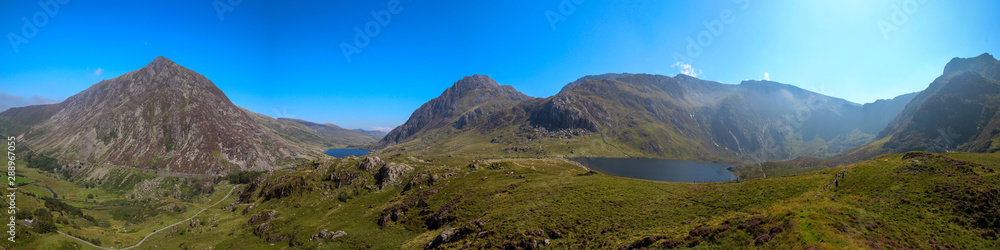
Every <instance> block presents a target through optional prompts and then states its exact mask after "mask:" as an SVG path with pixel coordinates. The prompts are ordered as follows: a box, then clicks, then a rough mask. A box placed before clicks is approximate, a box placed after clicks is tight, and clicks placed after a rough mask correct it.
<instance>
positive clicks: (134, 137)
mask: <svg viewBox="0 0 1000 250" xmlns="http://www.w3.org/2000/svg"><path fill="white" fill-rule="evenodd" d="M42 107H45V108H44V109H46V110H48V111H46V112H42V111H37V112H36V113H39V114H47V113H51V116H49V117H47V118H44V121H42V122H35V123H33V124H31V125H32V126H31V127H30V129H26V131H22V133H18V134H20V135H21V137H20V138H19V139H20V140H22V141H24V142H26V143H27V144H28V145H30V146H31V147H33V148H35V149H36V150H39V151H42V152H45V153H48V154H51V155H53V156H57V157H60V158H64V159H76V160H83V161H88V162H96V163H102V164H112V165H124V166H132V167H139V168H149V169H160V170H169V171H181V172H198V173H213V174H214V173H225V172H230V171H236V170H268V169H274V168H277V167H279V166H280V165H283V164H284V163H286V162H288V161H290V160H293V159H295V158H301V157H307V155H308V154H314V153H315V152H313V150H312V149H307V148H303V147H301V146H299V145H295V144H294V143H291V142H289V141H287V140H285V139H283V138H282V137H280V136H277V135H276V134H275V133H274V132H273V131H271V130H269V129H267V128H265V127H263V126H261V125H260V124H259V123H257V122H256V121H255V120H254V119H253V118H252V117H251V116H250V115H249V114H248V113H247V111H245V110H243V109H242V108H239V107H237V106H236V105H233V103H232V102H230V100H229V98H228V97H226V95H225V94H224V93H223V92H222V91H221V90H220V89H219V88H217V87H216V86H215V84H214V83H212V82H211V81H210V80H208V79H207V78H205V76H203V75H201V74H198V73H197V72H194V71H192V70H190V69H187V68H185V67H183V66H180V65H178V64H176V63H174V62H173V61H170V60H169V59H167V58H164V57H158V58H156V60H154V61H153V62H151V63H149V64H148V65H146V66H145V67H143V68H140V69H138V70H135V71H132V72H129V73H126V74H124V75H121V76H119V77H116V78H113V79H108V80H103V81H101V82H98V83H97V84H94V85H93V86H91V87H90V88H88V89H86V90H84V91H82V92H80V93H78V94H76V95H74V96H71V97H69V98H68V99H66V101H64V102H62V103H60V104H54V105H49V106H32V107H27V108H29V109H39V110H41V109H43V108H42ZM49 107H53V108H55V110H52V108H49ZM51 111H54V112H51ZM15 112H17V111H16V110H15V111H9V112H4V115H3V116H5V117H7V118H9V119H14V120H23V119H18V118H16V117H12V116H10V115H8V114H12V113H15Z"/></svg>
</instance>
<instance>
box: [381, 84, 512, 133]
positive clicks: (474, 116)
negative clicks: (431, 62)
mask: <svg viewBox="0 0 1000 250" xmlns="http://www.w3.org/2000/svg"><path fill="white" fill-rule="evenodd" d="M529 99H531V97H529V96H526V95H524V94H522V93H521V92H518V91H517V90H514V88H513V87H511V86H509V85H504V86H501V85H500V84H497V82H496V81H493V79H491V78H489V77H487V76H483V75H473V76H467V77H465V78H462V79H461V80H459V81H457V82H455V84H454V85H453V86H451V87H449V88H448V89H445V91H444V93H441V96H438V97H436V98H434V99H431V100H430V101H429V102H427V103H424V105H421V106H420V108H418V109H417V110H415V111H413V114H412V115H410V118H409V119H408V120H407V121H406V123H404V124H403V125H400V126H399V127H396V128H395V129H393V130H392V131H390V132H389V133H388V134H386V136H385V137H384V138H382V140H381V141H379V143H378V145H379V146H381V147H385V146H392V145H395V144H398V143H400V142H404V141H407V140H410V139H413V138H415V137H417V136H420V135H422V134H423V133H425V131H427V130H433V129H438V128H443V127H454V128H457V129H461V128H462V127H464V126H465V125H466V124H468V123H470V122H475V121H476V120H478V119H481V118H483V117H485V116H487V115H489V114H490V112H492V111H494V110H499V109H502V108H505V107H509V106H512V105H514V104H517V103H520V102H522V101H525V100H529Z"/></svg>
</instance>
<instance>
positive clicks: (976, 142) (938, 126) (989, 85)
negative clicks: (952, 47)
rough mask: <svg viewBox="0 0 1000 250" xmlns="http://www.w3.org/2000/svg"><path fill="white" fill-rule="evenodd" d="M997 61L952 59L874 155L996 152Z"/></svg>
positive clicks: (999, 122)
mask: <svg viewBox="0 0 1000 250" xmlns="http://www.w3.org/2000/svg"><path fill="white" fill-rule="evenodd" d="M998 80H1000V61H997V59H996V58H994V57H993V56H992V55H990V54H986V53H984V54H982V55H979V56H977V57H973V58H955V59H952V60H951V61H950V62H948V65H946V66H945V68H944V72H943V73H942V75H941V76H940V77H938V78H937V79H935V80H934V81H933V82H931V84H930V85H929V86H928V87H927V89H926V90H924V91H921V92H920V93H919V94H918V95H917V96H916V97H914V99H913V101H912V102H910V103H909V104H907V105H906V108H905V109H903V111H902V112H901V113H900V115H899V116H897V117H896V118H895V119H893V121H892V122H891V123H889V124H888V126H887V127H886V129H885V130H883V131H882V132H880V133H879V134H878V137H879V138H880V139H883V140H885V144H883V145H882V149H881V150H878V152H879V153H901V152H907V151H913V150H922V151H930V152H950V151H964V152H990V153H992V152H997V151H998V150H1000V142H997V141H996V139H997V138H998V135H1000V116H998V112H1000V82H998Z"/></svg>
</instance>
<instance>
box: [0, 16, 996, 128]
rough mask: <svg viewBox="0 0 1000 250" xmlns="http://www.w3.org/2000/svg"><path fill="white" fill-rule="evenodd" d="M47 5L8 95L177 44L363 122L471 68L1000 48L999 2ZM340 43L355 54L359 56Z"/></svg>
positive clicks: (11, 51)
mask: <svg viewBox="0 0 1000 250" xmlns="http://www.w3.org/2000/svg"><path fill="white" fill-rule="evenodd" d="M46 1H49V0H43V1H42V2H46ZM63 1H65V0H63ZM50 2H51V3H53V4H52V5H48V6H47V7H43V6H41V5H39V4H38V2H36V1H3V3H0V32H2V33H0V34H5V36H4V37H5V38H7V39H6V40H4V41H3V42H2V44H0V94H2V95H0V97H4V98H10V97H21V98H23V99H22V100H21V102H20V103H25V102H26V101H25V100H35V99H41V100H44V99H46V98H47V99H52V100H63V99H65V98H66V97H69V96H71V95H73V94H76V93H77V92H79V91H81V90H84V89H86V88H87V87H89V86H90V85H93V84H94V83H97V82H98V81H100V80H102V79H109V78H114V77H116V76H118V75H121V74H124V73H126V72H129V71H132V70H135V69H138V68H140V67H142V66H144V65H146V64H147V63H149V62H150V61H152V60H153V59H154V58H155V57H156V56H166V57H168V58H170V59H172V60H173V61H175V62H177V63H179V64H181V65H184V66H185V67H188V68H190V69H193V70H195V71H198V72H199V73H201V74H204V75H205V76H207V77H208V78H209V79H211V80H212V81H213V82H214V83H215V84H216V85H217V86H218V87H219V88H221V89H222V90H223V91H224V92H225V93H226V94H227V95H228V96H229V98H230V99H231V100H232V101H233V103H235V104H236V105H239V106H242V107H245V108H248V109H250V110H252V111H255V112H258V113H262V114H265V115H269V116H276V117H277V116H288V117H295V118H300V119H306V120H310V121H316V122H331V123H335V124H338V125H341V126H343V127H347V128H365V129H371V128H381V129H386V130H387V129H391V128H392V127H395V126H397V125H399V124H402V123H403V122H405V121H406V119H407V118H408V117H409V115H410V113H411V112H412V111H413V110H414V109H416V108H417V107H419V106H420V105H421V104H423V103H424V102H426V101H428V100H430V99H431V98H434V97H436V96H438V95H440V94H441V92H442V91H444V89H445V88H447V87H449V86H451V85H452V84H453V83H454V82H455V81H456V80H458V79H460V78H461V77H463V76H467V75H472V74H484V75H488V76H490V77H492V78H493V79H495V80H497V81H498V82H500V83H501V84H507V85H513V86H514V87H515V88H516V89H518V90H520V91H521V92H524V93H525V94H527V95H530V96H536V97H547V96H551V95H553V94H555V93H556V92H558V91H559V89H560V88H561V87H562V86H563V85H565V84H566V83H568V82H571V81H573V80H575V79H577V78H579V77H581V76H584V75H589V74H602V73H609V72H614V73H620V72H630V73H652V74H664V75H669V76H673V75H676V74H678V73H680V72H681V71H682V70H685V69H684V64H686V65H690V68H688V69H690V70H691V71H692V72H693V73H692V74H697V77H699V78H702V79H707V80H714V81H720V82H723V83H730V84H738V83H739V82H740V81H742V80H745V79H763V78H765V73H767V75H768V78H769V79H771V80H773V81H778V82H782V83H787V84H792V85H796V86H799V87H801V88H804V89H808V90H812V91H816V92H820V93H823V94H827V95H831V96H835V97H841V98H844V99H847V100H850V101H853V102H858V103H865V102H871V101H874V100H876V99H884V98H891V97H894V96H897V95H900V94H904V93H909V92H915V91H919V90H922V89H924V88H925V87H926V86H927V84H929V83H930V82H931V81H932V80H933V79H934V78H935V77H937V76H938V75H940V74H941V71H942V69H943V68H944V65H945V63H947V62H948V60H950V59H951V58H952V57H972V56H977V55H979V54H982V53H984V52H988V53H990V54H994V55H997V53H1000V48H998V47H1000V37H998V32H997V31H1000V27H998V25H1000V15H997V14H996V13H998V11H1000V4H998V2H997V1H936V0H908V1H905V0H898V1H864V0H842V1H756V0H754V1H742V0H736V1H676V2H675V1H647V2H644V3H622V2H619V1H593V0H591V1H579V2H580V3H576V1H573V0H565V1H448V2H451V3H440V2H432V1H420V0H417V1H410V0H402V1H399V2H398V6H396V7H395V8H392V10H393V11H394V12H396V13H395V14H392V12H389V9H390V8H389V6H388V5H389V4H390V3H392V2H393V1H382V0H372V1H363V2H362V1H295V2H294V3H290V2H292V1H283V2H278V1H266V2H265V1H251V0H243V1H239V0H233V1H230V0H216V1H214V2H213V1H212V0H203V1H162V0H161V1H65V3H61V2H60V1H59V0H51V1H50ZM52 6H58V10H55V9H54V7H52ZM219 8H221V11H222V12H221V13H222V14H221V15H220V9H219ZM372 11H375V12H377V13H390V14H391V16H390V19H388V22H384V23H385V24H384V25H383V24H381V23H379V22H378V21H379V19H378V18H376V17H373V16H372V15H371V12H372ZM383 11H385V12H383ZM720 15H722V16H724V17H720ZM384 16H385V15H383V17H384ZM22 18H24V19H25V20H28V22H31V23H32V25H29V26H32V27H33V28H35V29H37V31H34V32H33V30H32V29H31V28H32V27H29V28H28V29H24V28H25V23H24V21H23V20H22ZM383 19H384V18H383ZM369 23H373V25H377V27H378V30H377V34H375V35H374V36H371V37H369V38H370V41H368V42H367V44H364V45H367V46H363V47H362V46H356V45H360V44H355V41H354V40H355V36H356V31H355V27H357V28H359V29H361V30H362V31H363V29H365V27H366V25H367V24H369ZM720 24H721V25H720ZM369 31H371V32H372V33H373V34H374V33H375V31H376V30H374V29H371V30H369ZM12 36H14V37H20V38H24V39H13V40H14V42H11V40H12V38H11V37H12ZM689 38H690V40H689ZM699 40H700V44H699ZM689 41H694V43H695V44H698V46H697V47H698V48H700V50H699V49H690V48H691V47H693V46H692V45H691V43H690V42H689ZM363 42H364V41H362V43H361V44H363ZM342 43H344V44H349V45H352V46H354V47H356V48H358V50H357V51H360V53H352V54H350V56H349V57H350V61H348V60H347V57H345V54H344V53H343V50H342V46H341V44H342ZM689 49H690V51H691V52H698V53H688V52H689ZM676 55H682V57H678V56H676ZM678 59H681V60H682V61H683V62H682V63H684V64H678ZM678 65H681V66H680V67H678ZM33 96H38V97H42V98H34V99H32V97H33Z"/></svg>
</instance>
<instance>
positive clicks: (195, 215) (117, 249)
mask: <svg viewBox="0 0 1000 250" xmlns="http://www.w3.org/2000/svg"><path fill="white" fill-rule="evenodd" d="M239 186H240V185H235V186H233V188H232V189H229V193H226V196H225V197H222V199H219V201H216V202H215V203H214V204H212V205H209V206H207V207H205V208H203V209H201V210H200V211H198V212H197V213H195V214H194V215H192V216H191V217H188V218H187V219H184V220H182V221H178V222H177V223H174V224H170V225H169V226H165V227H163V228H160V229H158V230H154V231H153V232H152V233H149V234H148V235H146V237H143V238H142V240H140V241H139V243H135V245H132V246H130V247H126V248H107V247H101V246H98V245H94V244H93V243H90V242H89V241H85V240H82V239H80V238H77V237H74V236H72V235H69V234H66V233H63V232H62V231H57V232H58V233H59V234H62V235H65V236H66V237H70V238H73V239H75V240H77V241H80V242H83V243H86V244H87V245H90V246H92V247H96V248H100V249H107V250H124V249H132V248H135V247H138V246H140V245H142V243H144V242H146V240H147V239H149V237H152V236H153V235H154V234H156V233H159V232H162V231H163V230H166V229H167V228H171V227H173V226H176V225H179V224H181V223H184V222H186V221H190V220H191V219H194V217H198V215H201V213H202V212H205V210H208V209H209V208H212V207H214V206H216V205H219V203H222V201H224V200H226V199H229V196H230V195H232V194H233V191H236V188H238V187H239Z"/></svg>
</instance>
